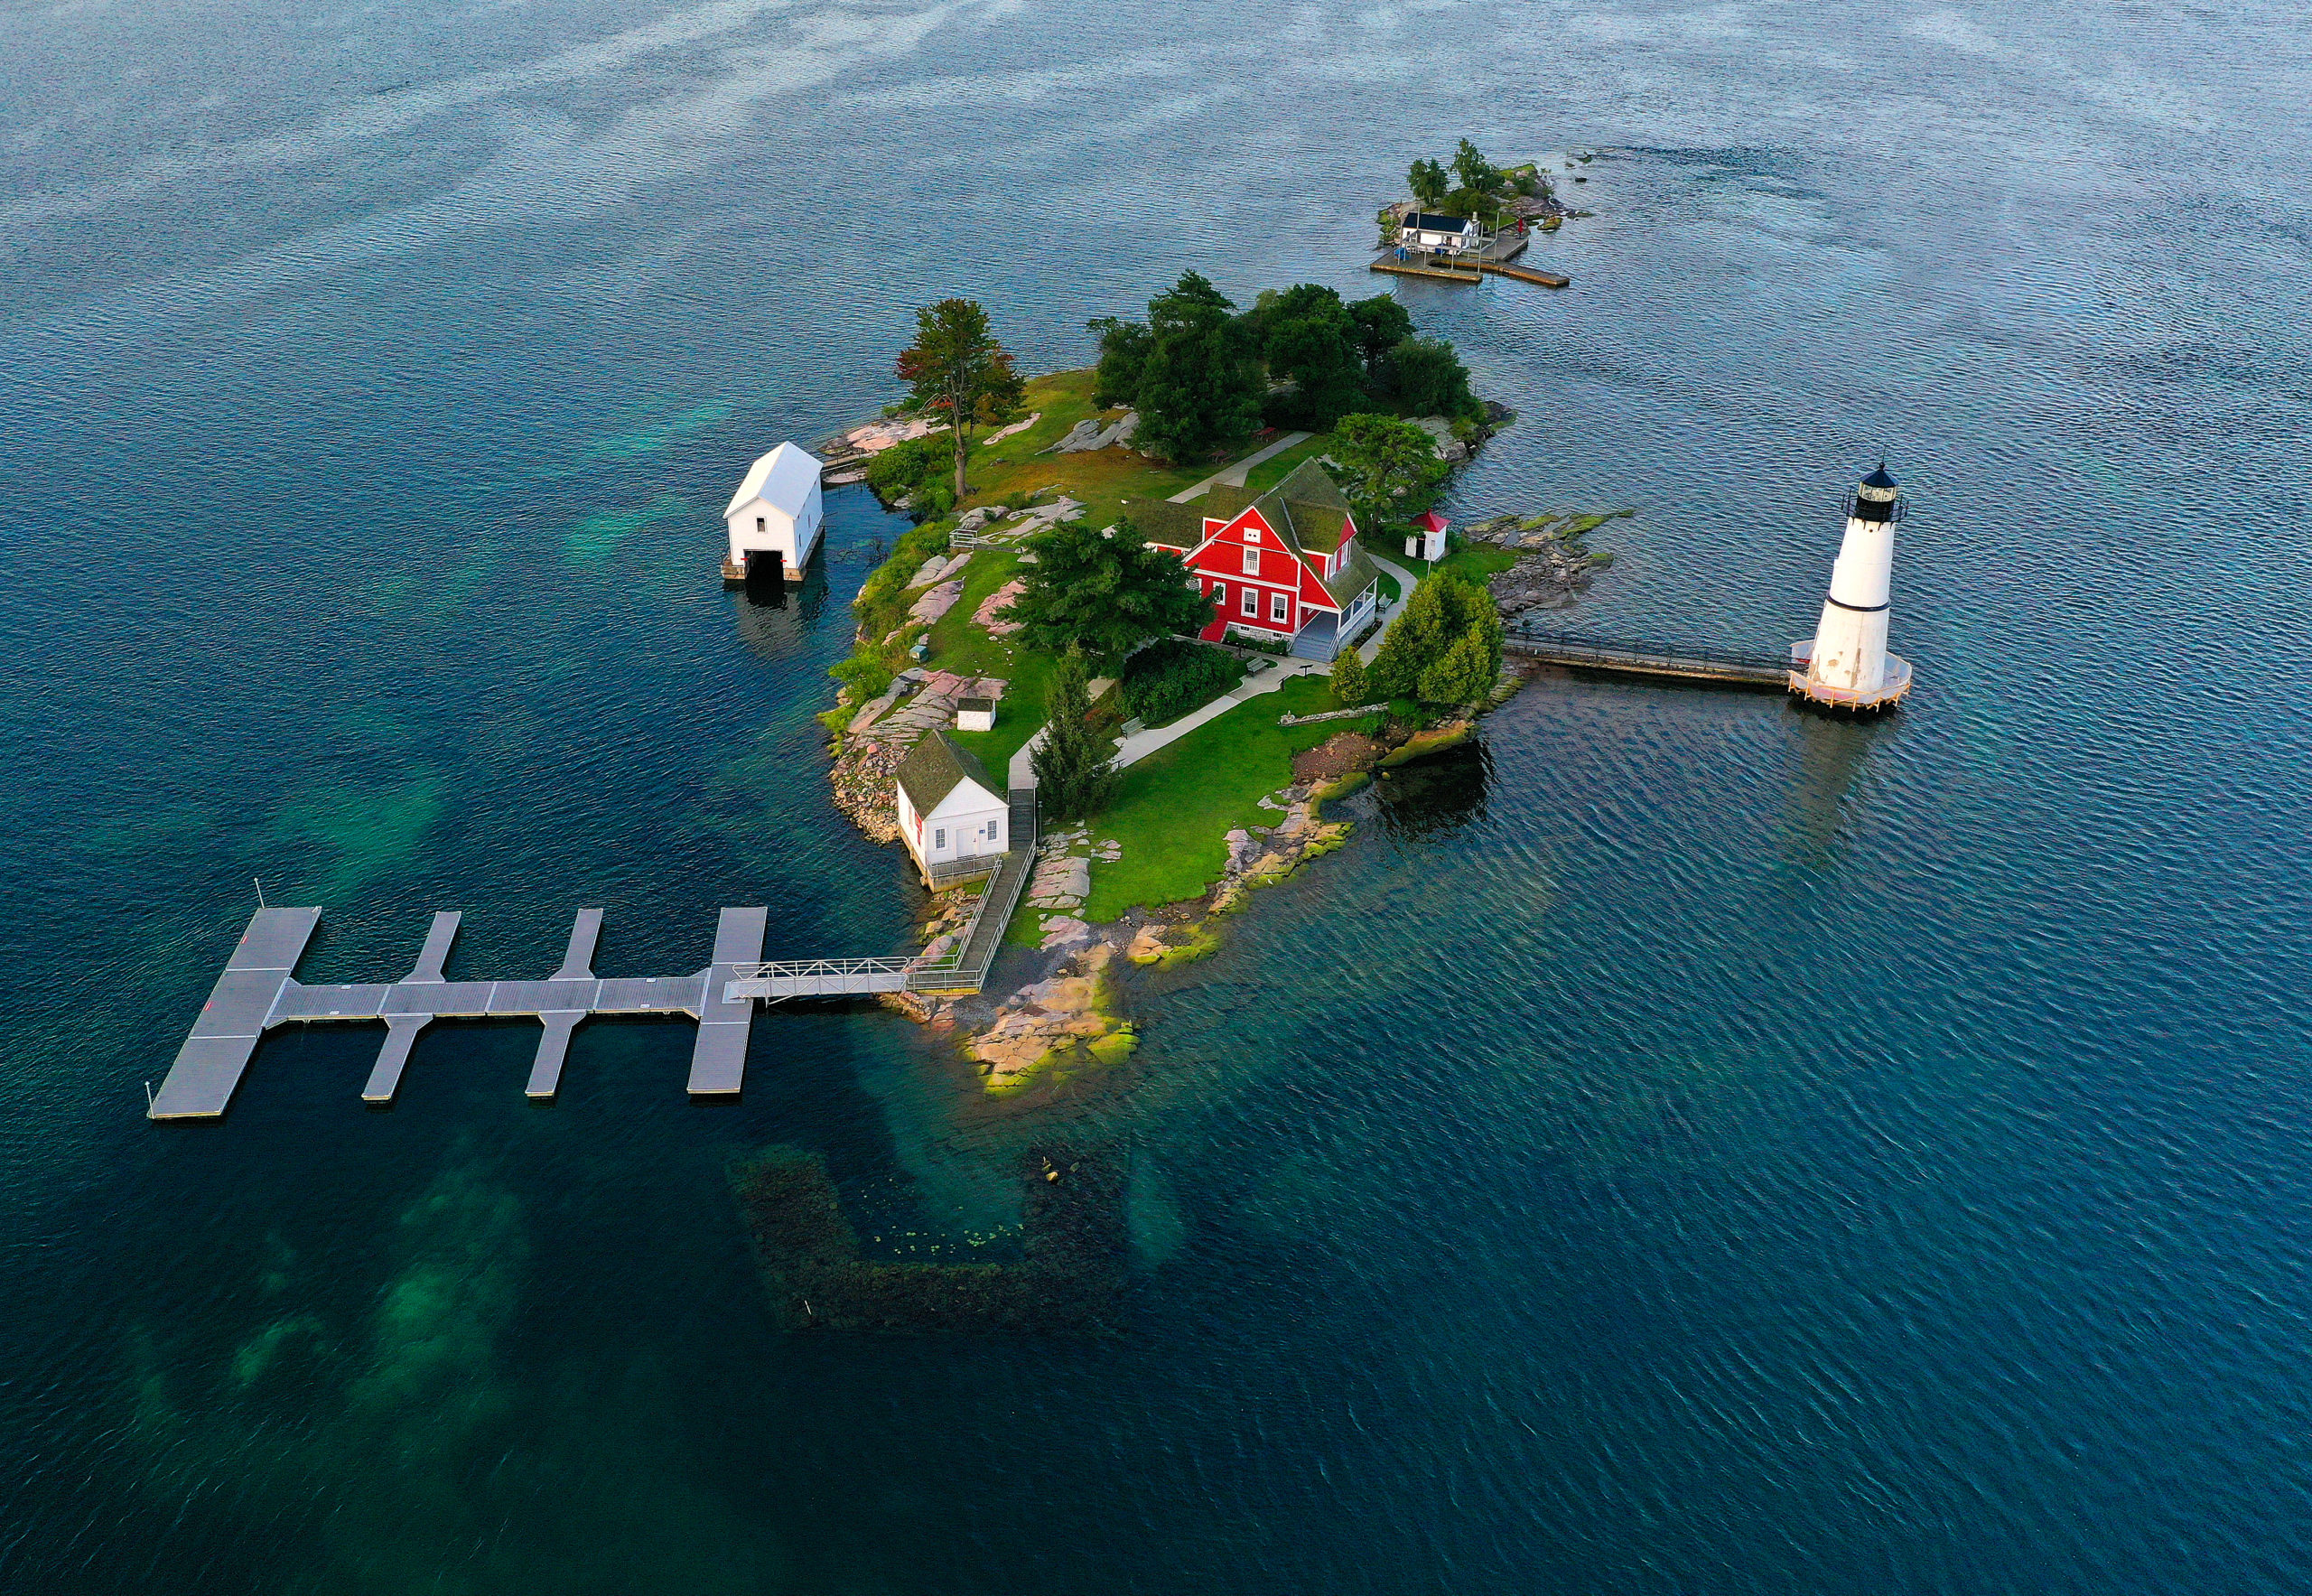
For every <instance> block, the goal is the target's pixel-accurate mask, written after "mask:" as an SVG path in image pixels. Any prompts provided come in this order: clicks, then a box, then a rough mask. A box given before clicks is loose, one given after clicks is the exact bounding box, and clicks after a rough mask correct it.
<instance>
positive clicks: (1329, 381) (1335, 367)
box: [1251, 283, 1365, 432]
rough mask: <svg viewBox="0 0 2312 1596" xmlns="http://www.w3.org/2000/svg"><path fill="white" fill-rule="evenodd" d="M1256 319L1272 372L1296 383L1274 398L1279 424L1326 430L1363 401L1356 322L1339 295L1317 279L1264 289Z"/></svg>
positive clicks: (1361, 365) (1272, 403)
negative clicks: (1268, 291)
mask: <svg viewBox="0 0 2312 1596" xmlns="http://www.w3.org/2000/svg"><path fill="white" fill-rule="evenodd" d="M1251 320H1252V322H1253V326H1254V331H1256V332H1257V333H1258V334H1259V335H1260V338H1261V341H1262V346H1261V352H1262V353H1263V355H1264V356H1265V357H1266V359H1267V360H1268V374H1269V377H1270V378H1272V379H1278V378H1282V379H1284V380H1287V381H1289V382H1290V383H1291V387H1290V388H1289V389H1287V390H1286V391H1284V392H1282V393H1279V394H1276V395H1273V396H1272V397H1271V400H1270V405H1271V407H1272V408H1273V410H1274V412H1275V415H1274V419H1275V420H1276V421H1277V422H1278V423H1280V424H1282V425H1291V426H1301V427H1307V428H1308V429H1309V430H1310V431H1311V432H1327V431H1329V430H1330V429H1331V427H1332V425H1333V423H1335V422H1336V421H1338V420H1339V419H1340V418H1341V417H1342V416H1343V415H1347V413H1348V412H1349V411H1351V410H1354V409H1356V407H1357V406H1358V405H1359V404H1360V403H1362V402H1363V400H1364V398H1365V369H1364V363H1363V356H1362V353H1361V351H1360V350H1359V348H1358V345H1357V341H1356V322H1355V321H1354V320H1353V319H1352V318H1351V317H1350V315H1349V313H1348V307H1347V306H1346V305H1344V304H1342V303H1341V302H1340V295H1339V294H1336V293H1334V292H1333V290H1331V289H1329V288H1327V287H1324V286H1322V285H1319V284H1315V283H1302V284H1301V285H1298V286H1297V287H1293V288H1289V289H1287V290H1285V292H1283V293H1282V294H1262V295H1261V297H1260V303H1258V304H1256V305H1254V308H1253V312H1252V315H1251Z"/></svg>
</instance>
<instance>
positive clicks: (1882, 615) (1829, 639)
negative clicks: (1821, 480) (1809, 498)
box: [1790, 461, 1911, 710]
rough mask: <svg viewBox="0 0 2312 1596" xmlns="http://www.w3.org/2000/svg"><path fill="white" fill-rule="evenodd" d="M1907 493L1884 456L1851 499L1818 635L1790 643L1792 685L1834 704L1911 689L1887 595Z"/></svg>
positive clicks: (1857, 706) (1869, 702) (1885, 702)
mask: <svg viewBox="0 0 2312 1596" xmlns="http://www.w3.org/2000/svg"><path fill="white" fill-rule="evenodd" d="M1903 508H1904V505H1903V498H1902V495H1901V493H1900V492H1899V491H1898V490H1897V486H1896V482H1895V479H1894V478H1892V477H1890V476H1888V474H1887V466H1886V462H1883V461H1881V462H1879V469H1878V470H1876V471H1872V472H1871V473H1870V474H1869V476H1867V477H1865V478H1863V479H1862V481H1861V483H1860V485H1859V486H1858V487H1857V488H1856V489H1855V490H1854V491H1853V492H1852V493H1851V494H1850V495H1849V496H1848V498H1847V501H1846V537H1845V540H1844V541H1843V542H1841V544H1840V545H1839V558H1838V564H1837V565H1833V566H1832V567H1831V591H1830V596H1829V597H1827V598H1826V599H1824V600H1823V619H1822V621H1821V622H1820V624H1818V625H1817V626H1816V627H1815V629H1814V637H1813V641H1811V642H1797V643H1793V644H1792V645H1791V646H1790V664H1791V671H1790V690H1791V691H1792V692H1794V693H1796V694H1800V695H1804V697H1807V698H1810V699H1812V700H1813V701H1814V702H1815V703H1817V704H1822V705H1829V706H1831V707H1832V708H1836V709H1851V710H1879V709H1891V708H1893V707H1894V705H1896V704H1897V703H1898V702H1899V701H1900V700H1901V698H1902V696H1903V695H1904V694H1906V693H1907V692H1909V691H1910V686H1911V667H1910V662H1909V661H1908V660H1906V659H1904V658H1900V657H1899V656H1897V655H1894V654H1889V653H1888V652H1887V603H1888V586H1889V582H1890V579H1891V577H1892V574H1893V571H1894V564H1895V527H1897V525H1898V524H1899V523H1900V522H1901V520H1902V518H1903Z"/></svg>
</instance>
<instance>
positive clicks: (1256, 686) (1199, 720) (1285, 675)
mask: <svg viewBox="0 0 2312 1596" xmlns="http://www.w3.org/2000/svg"><path fill="white" fill-rule="evenodd" d="M1324 672H1325V667H1323V666H1322V665H1319V663H1318V662H1317V661H1315V660H1313V659H1280V660H1278V661H1277V662H1276V664H1275V665H1274V666H1273V667H1271V668H1270V669H1267V670H1264V671H1263V672H1261V673H1260V674H1259V675H1258V676H1256V677H1252V678H1251V679H1250V680H1248V681H1245V682H1241V683H1239V684H1237V686H1235V688H1234V689H1232V690H1231V691H1229V692H1226V693H1223V694H1222V695H1220V696H1219V697H1217V698H1216V699H1214V700H1213V701H1212V702H1211V703H1209V704H1207V705H1205V706H1204V707H1203V708H1202V709H1199V710H1196V711H1194V712H1192V713H1190V714H1184V715H1182V716H1181V717H1180V718H1179V720H1177V721H1174V722H1173V723H1171V724H1170V725H1169V726H1155V727H1151V729H1150V730H1148V731H1145V732H1135V733H1133V734H1132V735H1131V736H1129V737H1126V738H1124V739H1123V741H1122V742H1119V743H1118V744H1117V745H1116V757H1115V759H1114V761H1113V763H1114V765H1115V768H1116V769H1117V770H1123V768H1124V767H1125V766H1126V765H1136V764H1138V763H1139V762H1140V761H1142V760H1144V759H1146V758H1147V757H1148V756H1149V755H1150V754H1151V753H1154V752H1155V751H1157V750H1158V749H1160V748H1162V747H1164V746H1165V745H1167V744H1168V743H1173V742H1179V740H1180V739H1181V738H1183V737H1185V736H1187V735H1188V734H1189V733H1190V732H1193V731H1195V730H1196V729H1197V728H1198V726H1201V725H1203V724H1204V723H1206V722H1207V721H1215V720H1218V719H1219V718H1220V717H1221V716H1222V715H1224V714H1227V713H1228V712H1229V711H1230V710H1232V709H1234V708H1235V707H1236V706H1237V705H1240V704H1242V703H1244V702H1245V700H1247V699H1250V698H1257V697H1259V696H1260V695H1262V694H1263V693H1273V692H1275V691H1276V690H1277V689H1278V688H1279V687H1282V686H1284V684H1285V683H1287V682H1289V681H1291V679H1292V678H1293V677H1305V676H1315V675H1322V674H1324Z"/></svg>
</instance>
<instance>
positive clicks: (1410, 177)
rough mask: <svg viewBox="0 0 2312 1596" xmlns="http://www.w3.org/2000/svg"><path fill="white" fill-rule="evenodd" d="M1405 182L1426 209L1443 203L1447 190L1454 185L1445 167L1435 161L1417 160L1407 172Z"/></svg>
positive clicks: (1431, 208)
mask: <svg viewBox="0 0 2312 1596" xmlns="http://www.w3.org/2000/svg"><path fill="white" fill-rule="evenodd" d="M1405 182H1406V185H1407V186H1408V187H1410V188H1411V189H1412V197H1413V198H1414V199H1415V200H1417V201H1420V203H1421V206H1422V210H1434V209H1435V208H1436V207H1437V206H1439V205H1440V204H1442V203H1443V202H1444V200H1445V191H1446V190H1447V189H1448V188H1450V187H1451V186H1452V185H1451V184H1450V182H1448V181H1447V180H1446V176H1445V169H1444V168H1443V167H1442V166H1440V165H1439V164H1438V163H1436V162H1434V161H1415V162H1414V163H1412V170H1411V171H1410V172H1407V173H1405Z"/></svg>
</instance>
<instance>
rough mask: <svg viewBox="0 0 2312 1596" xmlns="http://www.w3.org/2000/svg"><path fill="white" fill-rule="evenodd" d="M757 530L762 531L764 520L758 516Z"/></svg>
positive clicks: (756, 520) (756, 519)
mask: <svg viewBox="0 0 2312 1596" xmlns="http://www.w3.org/2000/svg"><path fill="white" fill-rule="evenodd" d="M755 530H756V531H758V532H760V531H761V530H762V518H761V517H760V516H757V517H756V518H755Z"/></svg>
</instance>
